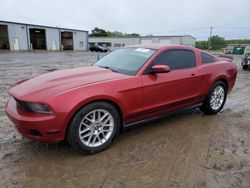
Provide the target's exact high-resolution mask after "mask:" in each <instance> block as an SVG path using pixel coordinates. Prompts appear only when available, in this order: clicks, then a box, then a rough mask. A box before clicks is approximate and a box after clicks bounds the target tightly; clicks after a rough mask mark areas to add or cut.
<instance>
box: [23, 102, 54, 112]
mask: <svg viewBox="0 0 250 188" xmlns="http://www.w3.org/2000/svg"><path fill="white" fill-rule="evenodd" d="M27 105H28V106H29V108H30V111H31V112H37V113H43V114H52V111H51V110H50V108H49V107H48V106H47V105H46V104H38V103H27Z"/></svg>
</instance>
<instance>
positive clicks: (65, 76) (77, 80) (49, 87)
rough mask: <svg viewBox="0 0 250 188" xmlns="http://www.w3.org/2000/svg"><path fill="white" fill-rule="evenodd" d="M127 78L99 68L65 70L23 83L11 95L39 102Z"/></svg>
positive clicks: (13, 88)
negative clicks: (101, 83)
mask: <svg viewBox="0 0 250 188" xmlns="http://www.w3.org/2000/svg"><path fill="white" fill-rule="evenodd" d="M125 76H126V75H123V74H119V73H115V72H112V71H111V70H108V69H104V68H100V67H97V66H89V67H81V68H73V69H65V70H59V71H54V72H50V73H46V74H43V75H40V76H37V77H34V78H31V79H29V80H24V81H23V82H22V81H21V82H19V83H17V84H16V85H14V86H12V87H11V88H10V90H9V93H10V95H12V96H13V97H15V98H18V99H20V100H24V101H29V102H39V101H43V100H44V99H46V98H48V97H51V96H54V95H58V94H60V93H63V92H65V91H67V90H71V89H74V88H78V87H82V86H86V85H89V84H93V83H97V82H103V81H107V80H113V79H117V78H120V77H125Z"/></svg>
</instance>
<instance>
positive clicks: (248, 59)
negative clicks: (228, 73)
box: [241, 52, 250, 70]
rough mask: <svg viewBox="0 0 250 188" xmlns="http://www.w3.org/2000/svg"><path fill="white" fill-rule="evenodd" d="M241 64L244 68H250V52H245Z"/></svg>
mask: <svg viewBox="0 0 250 188" xmlns="http://www.w3.org/2000/svg"><path fill="white" fill-rule="evenodd" d="M241 66H242V69H243V70H247V69H248V68H250V52H249V53H245V55H244V57H243V60H242V63H241Z"/></svg>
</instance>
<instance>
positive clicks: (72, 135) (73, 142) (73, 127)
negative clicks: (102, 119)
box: [67, 102, 120, 154]
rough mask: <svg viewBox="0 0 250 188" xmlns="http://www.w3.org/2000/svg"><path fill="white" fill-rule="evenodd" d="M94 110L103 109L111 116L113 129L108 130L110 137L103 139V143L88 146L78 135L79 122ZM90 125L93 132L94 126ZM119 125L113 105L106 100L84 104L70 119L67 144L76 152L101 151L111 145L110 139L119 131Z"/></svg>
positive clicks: (118, 117) (89, 152) (91, 152)
mask: <svg viewBox="0 0 250 188" xmlns="http://www.w3.org/2000/svg"><path fill="white" fill-rule="evenodd" d="M95 110H105V111H106V112H108V113H109V114H110V115H111V116H112V118H113V122H114V123H113V124H114V126H113V131H112V132H111V131H110V132H111V135H110V137H109V138H108V139H105V143H103V144H101V145H100V146H96V147H90V146H88V145H86V144H84V143H83V141H82V140H81V138H80V136H79V134H80V126H81V125H80V124H81V122H82V120H83V119H84V118H86V117H87V115H88V114H89V113H91V112H93V111H95ZM92 127H93V128H92V129H91V131H92V132H94V131H95V129H94V126H92ZM119 127H120V116H119V113H118V111H117V109H116V108H115V107H114V106H113V105H111V104H109V103H107V102H94V103H91V104H88V105H87V106H84V107H83V108H82V109H80V110H79V111H78V112H77V113H76V114H75V116H74V117H73V119H72V121H71V122H70V125H69V128H68V132H67V141H68V143H69V145H70V146H71V148H72V149H73V150H74V151H76V152H78V153H83V154H94V153H97V152H101V151H103V150H105V149H107V148H108V147H109V146H110V145H111V143H112V141H113V140H114V138H115V136H116V135H117V133H118V131H119ZM89 131H90V130H89ZM91 131H90V132H91ZM92 134H94V133H92ZM97 134H98V133H97ZM100 134H101V133H100ZM100 134H99V135H98V138H100V137H99V136H100ZM94 136H95V135H94ZM92 137H93V135H92ZM95 137H96V136H95ZM103 138H104V137H103ZM91 139H92V138H90V141H91ZM90 141H89V142H90ZM92 141H93V140H92ZM93 142H95V141H93Z"/></svg>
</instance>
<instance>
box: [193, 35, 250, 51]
mask: <svg viewBox="0 0 250 188" xmlns="http://www.w3.org/2000/svg"><path fill="white" fill-rule="evenodd" d="M209 42H210V50H219V49H222V48H225V47H226V46H227V45H228V44H250V40H248V39H243V40H241V39H232V40H225V39H224V38H223V37H220V36H218V35H215V36H212V37H211V38H209V39H208V40H203V41H196V42H195V47H196V48H199V49H202V50H208V46H209Z"/></svg>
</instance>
